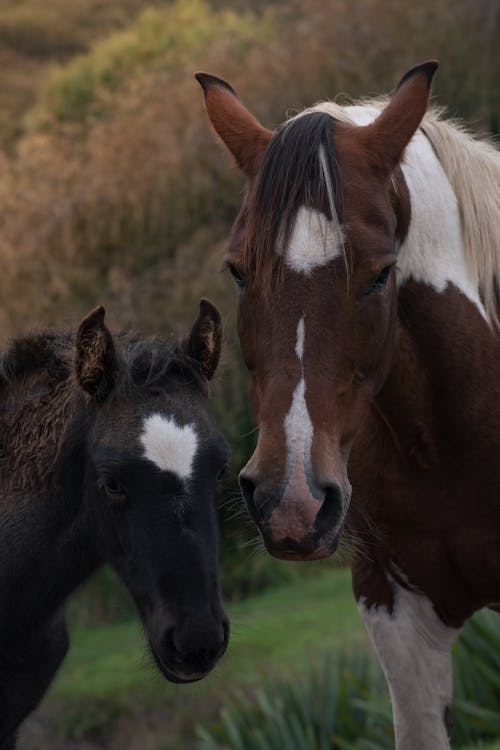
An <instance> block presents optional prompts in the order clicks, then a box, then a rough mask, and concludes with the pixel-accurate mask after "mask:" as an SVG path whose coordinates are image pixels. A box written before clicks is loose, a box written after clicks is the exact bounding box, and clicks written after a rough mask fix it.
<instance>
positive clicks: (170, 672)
mask: <svg viewBox="0 0 500 750" xmlns="http://www.w3.org/2000/svg"><path fill="white" fill-rule="evenodd" d="M150 649H151V653H152V655H153V659H154V661H155V663H156V666H157V667H158V669H159V670H160V672H161V673H162V675H163V676H164V677H165V679H166V680H168V681H169V682H173V683H175V684H176V685H189V684H190V683H191V682H199V681H200V680H203V679H204V678H205V677H207V676H208V675H209V674H210V672H211V671H212V670H213V669H214V667H215V666H216V665H217V663H218V660H217V662H215V663H214V664H213V665H212V666H210V667H209V669H207V670H206V671H204V672H192V673H188V674H184V672H182V671H180V670H174V669H173V668H172V667H169V666H167V665H166V664H165V662H164V661H163V660H162V659H161V658H160V657H159V656H158V654H157V653H156V651H155V649H154V648H153V646H151V645H150Z"/></svg>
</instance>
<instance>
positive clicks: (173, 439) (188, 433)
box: [140, 414, 198, 479]
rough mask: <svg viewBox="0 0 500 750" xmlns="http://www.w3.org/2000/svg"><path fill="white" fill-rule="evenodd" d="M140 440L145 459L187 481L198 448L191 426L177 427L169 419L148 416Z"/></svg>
mask: <svg viewBox="0 0 500 750" xmlns="http://www.w3.org/2000/svg"><path fill="white" fill-rule="evenodd" d="M140 440H141V443H142V446H143V448H144V457H145V458H147V459H148V460H149V461H152V462H153V463H154V464H156V466H157V467H158V468H159V469H161V470H162V471H170V472H172V474H177V476H178V477H179V478H180V479H189V477H190V476H191V471H192V468H193V461H194V457H195V455H196V450H197V448H198V436H197V434H196V432H195V431H194V429H193V426H192V425H189V424H188V425H183V426H182V427H180V426H179V425H178V424H176V422H175V420H174V419H171V418H170V417H164V416H162V415H161V414H152V415H151V416H150V417H148V418H147V419H146V420H145V421H144V427H143V431H142V433H141V437H140Z"/></svg>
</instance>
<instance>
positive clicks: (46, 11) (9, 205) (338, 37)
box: [0, 0, 500, 748]
mask: <svg viewBox="0 0 500 750" xmlns="http://www.w3.org/2000/svg"><path fill="white" fill-rule="evenodd" d="M499 32H500V6H499V4H498V2H497V0H440V2H436V0H420V2H419V3H414V2H409V1H408V2H406V1H405V0H404V1H402V0H331V1H330V2H325V0H293V1H292V2H279V1H278V0H276V2H267V1H266V0H254V1H253V2H252V1H251V0H239V1H237V2H233V3H227V2H223V0H213V1H212V2H208V0H183V1H182V2H181V1H177V2H171V1H169V0H157V1H156V2H144V1H143V0H107V1H106V2H103V1H102V0H71V2H69V1H68V0H0V267H1V274H0V298H1V300H2V304H1V305H0V332H1V333H0V339H1V342H2V343H1V346H5V345H6V342H7V340H8V339H9V337H11V336H14V335H16V334H18V333H20V332H21V331H24V330H26V329H28V328H32V327H40V326H44V325H50V326H55V325H57V326H66V325H75V324H76V323H77V322H78V321H79V319H80V318H81V317H82V316H83V315H84V314H85V313H86V312H87V311H88V310H89V309H90V308H91V307H93V306H94V305H96V304H104V305H105V307H106V309H107V311H108V320H109V322H110V324H111V325H112V326H113V327H114V328H116V329H123V328H133V329H136V330H140V331H143V332H144V333H150V332H154V333H162V334H164V335H167V336H169V335H171V336H172V337H178V336H181V335H182V334H183V332H185V331H186V330H187V328H188V326H189V324H190V322H191V321H192V319H193V318H194V316H195V314H196V308H197V303H198V300H199V298H200V297H201V296H208V297H209V298H210V299H212V301H214V302H215V303H216V304H217V305H218V306H219V308H220V310H221V312H222V313H223V316H224V320H225V339H226V340H225V352H224V356H223V363H222V366H221V368H220V374H219V377H218V379H217V382H216V384H215V386H214V393H213V400H214V410H215V412H216V415H217V418H218V419H219V422H220V424H221V427H222V428H223V429H224V431H225V432H226V434H227V435H228V437H229V439H230V442H231V444H232V446H233V467H234V468H233V471H232V473H230V475H229V477H228V481H227V485H226V488H225V491H224V493H223V497H222V498H221V518H222V525H223V540H224V541H223V548H222V564H223V569H224V589H225V593H226V598H228V599H230V600H233V601H234V600H241V599H244V598H245V597H247V596H248V595H250V594H255V593H257V592H259V591H261V590H263V589H265V588H269V587H270V586H273V585H278V584H287V582H289V581H290V580H295V579H296V578H299V577H300V579H301V580H302V578H304V573H302V572H300V571H298V569H297V567H296V566H290V565H288V564H282V563H278V562H276V561H272V560H270V559H269V558H267V557H266V556H265V555H264V554H263V553H260V552H259V551H255V550H254V547H253V546H252V539H253V537H254V536H255V531H254V530H253V529H252V528H251V527H250V525H249V524H248V523H247V521H246V520H245V517H244V514H242V513H241V512H240V510H239V508H240V502H239V499H238V492H237V488H236V474H237V470H238V468H240V467H241V466H242V464H243V463H244V461H245V458H246V457H248V455H249V453H250V451H251V448H252V445H253V440H254V433H253V429H252V424H251V420H250V415H249V410H248V403H249V398H248V392H249V391H248V385H249V384H248V378H247V375H246V372H245V370H244V367H243V365H242V362H241V358H240V355H239V351H238V345H237V341H236V337H235V313H234V300H235V292H234V288H233V284H232V282H231V280H230V278H228V277H227V274H221V273H219V268H220V264H221V258H222V254H223V250H224V246H225V243H226V241H227V237H228V233H229V229H230V226H231V223H232V220H233V218H234V217H235V215H236V213H237V211H238V207H239V205H240V200H241V193H242V190H243V182H242V179H241V177H240V175H239V174H238V173H237V172H236V170H234V169H233V168H232V167H231V166H230V163H229V159H228V158H227V156H226V154H225V152H224V151H223V150H222V148H220V147H219V146H218V145H215V142H214V137H213V134H212V133H211V131H210V129H209V126H208V122H207V118H206V114H205V111H204V105H203V97H202V94H201V91H200V89H199V87H198V85H197V84H196V82H195V81H194V79H193V72H194V71H196V70H203V71H207V72H212V73H215V74H216V75H219V76H221V77H223V78H225V79H226V80H228V81H229V82H230V83H231V84H232V85H233V86H234V88H235V89H236V90H237V91H238V93H239V94H240V96H241V97H242V99H243V100H244V101H245V103H246V104H247V105H248V106H249V108H250V109H252V111H254V112H255V113H256V115H257V116H258V117H259V118H260V119H261V120H262V122H263V123H264V124H265V125H266V126H268V127H272V126H274V125H276V124H278V123H279V122H281V121H282V120H283V119H284V117H285V115H286V113H287V112H293V111H296V110H298V109H301V108H303V107H304V106H308V105H310V104H311V103H313V102H315V101H317V100H320V99H325V98H333V97H336V96H337V95H340V96H341V98H342V97H344V98H345V99H348V98H349V97H354V98H355V97H358V96H367V95H378V94H381V93H385V92H388V91H390V90H391V89H392V88H393V86H394V85H395V84H396V83H397V82H398V80H399V78H400V77H401V75H402V74H403V73H404V72H405V71H406V70H407V69H408V68H409V67H411V66H413V65H415V64H416V63H419V62H422V61H423V60H425V59H428V58H439V59H440V60H441V66H440V68H439V71H438V74H437V76H436V79H435V84H434V89H433V92H434V97H435V101H436V103H438V104H439V105H440V106H445V107H446V108H447V110H448V112H449V114H450V115H451V116H453V117H460V118H463V119H464V120H466V122H467V123H468V124H469V126H470V128H471V129H472V130H473V131H475V132H477V133H489V134H490V135H492V136H494V137H495V136H497V135H498V133H499V130H500V87H499V85H498V81H499V79H500V76H499V73H500V56H499V55H498V40H499ZM301 570H302V569H301ZM315 571H316V569H313V571H312V572H311V569H310V568H309V567H308V568H307V571H306V574H305V578H306V580H307V577H308V576H312V577H314V575H315ZM71 612H72V615H71V616H72V622H73V623H74V627H75V628H76V629H77V631H78V632H80V631H81V630H82V629H84V628H90V627H93V628H100V627H105V626H107V625H110V626H111V625H113V626H118V625H119V624H120V623H125V622H128V620H129V619H130V617H131V616H132V610H131V606H130V603H129V602H128V599H127V597H126V596H125V595H124V594H123V592H122V591H121V589H120V588H119V586H117V584H116V582H115V580H114V578H113V577H112V576H111V575H110V574H109V573H108V572H104V573H102V574H101V575H100V576H98V577H97V578H96V579H95V580H94V581H93V582H92V583H91V584H90V585H89V586H88V587H87V588H86V589H85V591H84V592H82V593H81V594H80V595H79V597H77V598H76V600H75V602H74V603H73V605H72V610H71ZM79 629H80V630H79ZM99 632H100V631H99ZM82 643H83V641H82ZM82 648H83V646H82ZM110 690H111V688H110ZM56 693H57V691H56ZM56 703H57V701H56ZM56 703H54V704H53V705H56ZM51 705H52V704H51ZM57 705H59V704H57ZM61 705H65V702H64V700H62V703H61ZM110 705H111V704H110ZM113 706H114V704H113ZM115 708H116V706H115ZM54 710H55V709H54ZM58 710H59V709H58ZM96 710H97V711H98V712H99V711H100V710H101V709H100V708H99V709H96ZM103 710H104V709H103ZM110 710H111V709H110ZM113 710H115V709H114V708H113ZM48 713H49V714H50V715H51V716H52V719H53V710H52V709H50V710H49V712H48ZM111 713H112V712H111ZM110 715H111V714H110V713H109V711H108V709H106V710H105V711H104V714H103V716H105V719H102V720H101V721H97V725H98V728H99V731H100V730H101V729H102V727H103V726H108V724H109V721H111V720H110V718H109V717H110ZM52 719H51V721H52ZM108 720H109V721H108ZM44 721H45V720H44ZM75 721H76V726H77V727H81V723H79V721H80V720H79V719H78V720H75ZM56 724H57V722H56ZM70 724H71V722H70ZM73 724H74V722H73ZM73 724H71V726H69V725H67V724H65V725H64V730H63V729H61V727H59V725H57V727H58V728H56V729H53V722H52V724H51V727H52V729H50V731H49V730H47V731H49V735H48V736H49V737H51V738H52V739H51V740H50V742H49V745H48V746H53V747H55V744H54V743H55V742H56V740H55V739H54V737H55V736H56V735H52V734H50V732H52V731H54V732H56V730H57V732H59V735H60V736H61V737H63V736H64V737H66V736H67V737H73V738H74V737H75V736H76V735H78V732H80V735H81V736H83V737H87V735H89V736H91V735H92V736H93V734H92V733H93V732H94V729H95V726H94V724H92V726H91V727H90V728H88V731H87V730H82V731H80V729H78V731H76V730H74V726H73ZM68 727H69V728H68ZM71 727H73V729H72V728H71ZM96 731H97V730H96ZM44 732H45V730H44ZM42 734H43V736H44V737H45V734H44V733H43V732H42ZM59 735H57V736H59ZM80 735H79V736H80ZM61 741H62V740H61ZM68 742H70V740H68ZM51 743H52V744H51ZM65 746H66V745H65ZM67 746H68V747H69V746H70V745H67ZM102 746H103V747H104V746H106V747H108V745H107V744H104V745H102ZM123 746H124V745H123V744H122V747H123ZM161 746H162V747H170V745H168V744H164V745H161ZM99 747H101V745H99ZM109 747H111V744H110V745H109ZM152 747H153V746H152ZM154 747H155V748H156V747H157V745H154ZM158 747H159V745H158ZM172 747H174V745H172ZM185 747H186V748H188V747H189V748H190V747H191V745H189V746H188V745H186V746H185Z"/></svg>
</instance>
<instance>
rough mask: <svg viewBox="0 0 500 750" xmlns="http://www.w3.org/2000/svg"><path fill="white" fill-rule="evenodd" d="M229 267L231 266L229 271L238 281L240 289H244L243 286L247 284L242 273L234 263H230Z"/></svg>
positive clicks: (236, 281)
mask: <svg viewBox="0 0 500 750" xmlns="http://www.w3.org/2000/svg"><path fill="white" fill-rule="evenodd" d="M227 267H228V268H229V273H230V274H231V276H232V277H233V279H234V281H235V283H236V286H237V287H239V288H240V289H243V287H244V286H245V279H244V278H243V276H242V275H241V273H240V272H239V271H238V269H237V268H236V266H234V265H233V264H232V263H228V264H227Z"/></svg>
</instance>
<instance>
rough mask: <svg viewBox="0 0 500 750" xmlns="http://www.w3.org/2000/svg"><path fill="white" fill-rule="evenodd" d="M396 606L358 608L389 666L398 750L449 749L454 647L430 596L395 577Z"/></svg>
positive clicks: (361, 605)
mask: <svg viewBox="0 0 500 750" xmlns="http://www.w3.org/2000/svg"><path fill="white" fill-rule="evenodd" d="M393 588H394V609H393V612H392V614H389V612H388V611H387V609H386V608H385V607H384V606H379V607H370V608H369V607H367V606H366V603H365V600H364V599H363V598H361V599H360V601H359V602H358V609H359V611H360V614H361V616H362V618H363V621H364V623H365V626H366V629H367V630H368V633H369V635H370V638H371V640H372V642H373V645H374V646H375V650H376V651H377V654H378V657H379V659H380V663H381V665H382V668H383V670H384V673H385V676H386V678H387V682H388V685H389V690H390V694H391V700H392V708H393V714H394V729H395V733H396V748H397V750H422V748H432V750H449V749H450V743H449V740H448V736H447V732H446V727H445V724H444V716H445V710H446V708H447V707H449V706H450V705H451V698H452V664H451V647H452V644H453V642H454V641H455V640H456V638H457V637H458V635H459V632H460V631H459V630H457V629H455V628H449V627H447V626H446V625H445V624H444V623H443V622H442V621H441V620H440V619H439V617H438V616H437V614H436V612H435V610H434V607H433V606H432V603H431V602H430V601H429V599H427V598H426V597H425V596H422V595H420V594H417V593H414V592H412V591H408V590H407V589H405V588H403V587H402V586H400V585H398V584H397V583H396V582H393Z"/></svg>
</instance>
